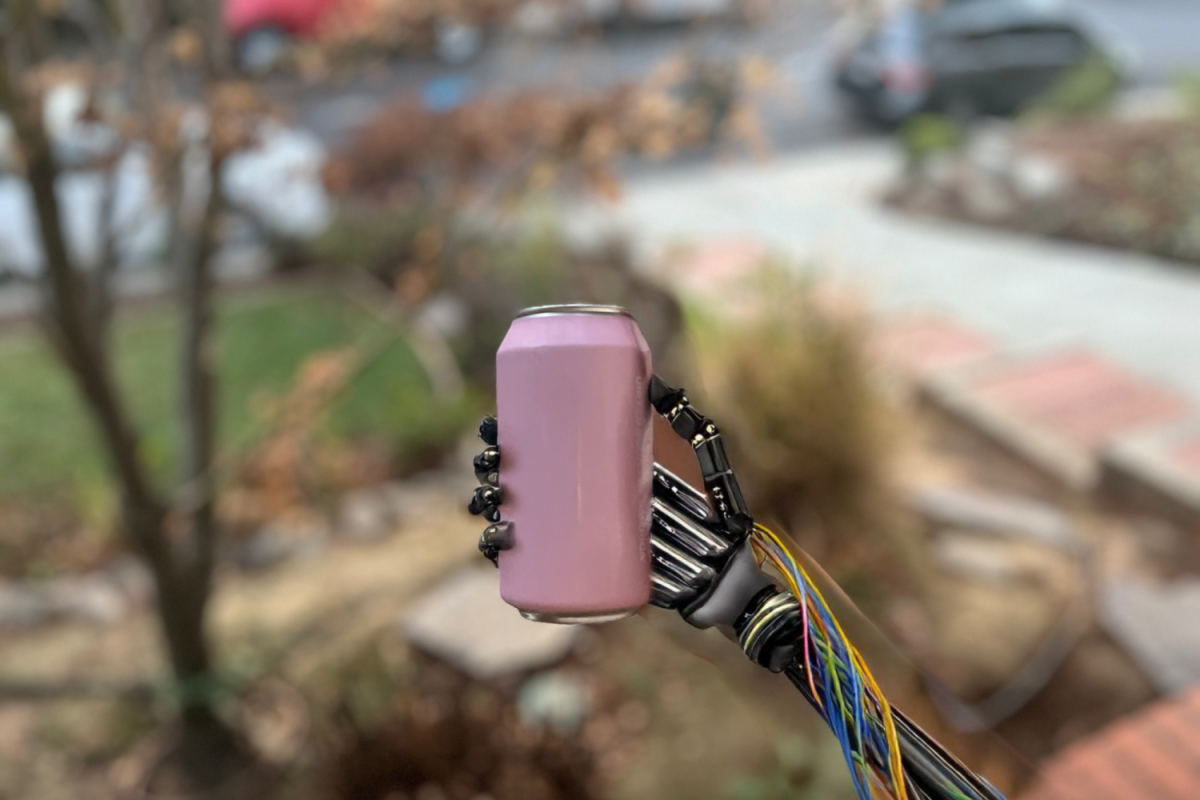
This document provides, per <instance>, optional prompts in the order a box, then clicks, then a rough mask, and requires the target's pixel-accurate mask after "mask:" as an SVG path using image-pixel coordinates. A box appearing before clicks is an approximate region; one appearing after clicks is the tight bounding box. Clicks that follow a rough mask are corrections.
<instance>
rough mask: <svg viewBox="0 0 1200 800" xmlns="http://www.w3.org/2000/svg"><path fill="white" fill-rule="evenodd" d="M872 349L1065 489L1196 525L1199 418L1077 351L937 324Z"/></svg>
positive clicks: (938, 402) (904, 327)
mask: <svg viewBox="0 0 1200 800" xmlns="http://www.w3.org/2000/svg"><path fill="white" fill-rule="evenodd" d="M872 349H873V352H874V353H875V354H876V355H877V357H879V358H880V360H881V361H883V362H884V363H885V364H887V365H890V366H892V367H894V368H897V369H899V370H901V371H903V372H905V373H906V374H907V375H908V376H909V377H910V378H911V379H912V380H913V382H914V383H915V385H916V391H917V394H918V396H919V397H920V398H921V399H923V400H925V401H927V402H929V403H930V404H931V405H933V406H934V407H935V408H937V409H938V410H940V411H942V412H944V413H946V414H948V415H949V416H950V417H952V418H953V419H955V420H956V421H958V422H960V423H962V424H965V425H966V426H968V427H969V428H970V429H972V430H974V431H976V432H977V433H979V434H981V435H982V436H984V437H985V438H986V439H987V440H989V441H990V442H992V443H993V444H994V445H996V446H997V447H999V448H1000V449H1002V450H1003V451H1005V452H1006V453H1007V454H1009V455H1011V456H1014V457H1016V458H1017V459H1018V460H1020V461H1021V462H1023V463H1025V464H1027V465H1028V466H1029V467H1031V468H1032V469H1034V470H1037V471H1038V472H1040V473H1041V474H1044V475H1046V476H1048V477H1050V478H1052V479H1054V480H1055V481H1058V482H1060V483H1062V484H1064V485H1065V486H1067V487H1069V488H1071V489H1074V490H1079V491H1090V490H1093V489H1100V490H1102V491H1104V492H1105V493H1106V495H1108V494H1113V495H1116V496H1119V497H1120V498H1122V499H1125V500H1128V501H1129V502H1131V503H1133V504H1134V505H1137V506H1139V507H1141V508H1143V509H1145V510H1152V511H1154V512H1156V513H1161V512H1163V511H1167V512H1169V513H1171V514H1172V515H1177V516H1181V517H1186V518H1188V519H1189V520H1200V409H1197V408H1196V407H1195V406H1194V405H1193V404H1192V403H1191V402H1190V401H1189V400H1188V399H1187V398H1185V397H1183V396H1182V395H1179V394H1177V393H1175V392H1173V391H1171V390H1169V389H1166V388H1164V387H1162V386H1159V385H1158V384H1155V383H1153V382H1151V381H1148V380H1146V379H1144V378H1142V377H1140V376H1137V375H1135V374H1133V373H1131V372H1129V371H1128V370H1126V369H1124V368H1123V367H1120V366H1118V365H1116V364H1114V363H1112V362H1110V361H1108V360H1107V359H1105V358H1104V357H1103V356H1102V355H1100V354H1097V353H1095V352H1092V351H1089V350H1086V349H1080V348H1075V349H1062V350H1054V351H1049V352H1034V353H1012V352H1005V351H1003V350H1002V349H1001V348H999V347H998V346H996V345H995V344H994V343H993V342H992V341H991V340H990V339H989V338H988V337H986V336H984V335H983V334H980V333H978V332H976V331H973V330H971V329H970V328H968V327H967V326H964V325H962V324H961V323H959V322H957V321H955V320H951V319H948V318H944V317H936V316H922V317H910V318H904V319H898V320H889V321H887V322H884V323H883V324H882V325H880V326H879V328H878V331H877V333H876V336H875V340H874V341H873V345H872Z"/></svg>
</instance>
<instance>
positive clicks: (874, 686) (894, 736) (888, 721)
mask: <svg viewBox="0 0 1200 800" xmlns="http://www.w3.org/2000/svg"><path fill="white" fill-rule="evenodd" d="M754 530H755V532H756V533H758V534H760V535H762V536H765V537H766V538H768V539H770V540H771V541H772V542H773V543H774V544H775V546H776V547H778V548H779V550H780V551H781V552H783V553H784V554H785V555H786V556H787V557H788V559H789V560H790V561H791V562H792V566H794V567H795V568H796V571H797V572H799V573H800V575H801V576H803V578H804V580H805V582H806V583H807V585H808V587H809V588H810V589H811V590H812V592H813V593H814V594H815V595H816V596H817V599H818V600H820V601H821V603H822V604H823V605H824V606H825V607H826V608H828V607H829V604H828V603H826V602H825V597H824V596H823V595H822V594H821V590H820V589H819V588H818V587H817V585H816V584H815V583H814V582H813V580H812V578H811V577H809V574H808V572H807V571H806V570H805V569H804V566H803V565H802V564H801V563H800V562H799V561H798V560H797V559H796V557H795V556H794V555H792V551H791V548H789V547H788V546H787V545H786V544H784V542H783V540H782V539H781V538H780V537H779V536H776V535H775V533H774V532H772V531H771V530H769V529H768V528H765V527H763V526H762V525H759V524H758V523H755V525H754ZM767 556H768V558H770V560H771V561H772V563H774V564H775V566H776V567H777V568H779V571H780V572H781V573H782V574H783V577H784V580H785V581H786V582H787V584H788V588H789V589H790V590H791V592H792V594H793V595H794V596H795V597H796V599H800V598H802V597H803V596H804V593H802V592H801V591H800V587H799V586H798V585H797V584H796V582H795V580H794V579H793V578H792V577H791V575H789V574H788V570H787V569H786V568H785V565H782V564H780V563H779V562H778V561H777V560H776V559H775V558H774V557H773V554H771V553H769V552H767ZM829 618H830V619H832V620H833V625H834V627H835V628H836V629H837V632H838V635H839V636H841V637H842V641H844V642H845V643H846V647H847V648H848V649H849V651H850V657H851V659H852V660H853V661H854V665H855V666H856V667H857V668H858V670H859V672H860V673H861V674H862V677H863V680H864V682H865V683H866V685H867V687H868V688H869V689H870V690H871V692H872V693H873V694H874V695H875V698H876V699H877V701H878V703H879V712H880V715H881V716H882V718H883V727H884V732H885V735H886V737H887V742H888V761H889V765H890V767H891V772H892V776H891V777H892V786H893V788H894V790H895V793H896V796H897V798H898V800H907V798H908V793H907V790H906V785H905V781H904V761H903V757H902V756H901V753H900V737H899V735H898V733H897V731H896V721H895V719H894V718H893V716H892V707H891V704H890V703H888V700H887V697H886V696H884V694H883V690H882V689H881V688H880V687H879V684H878V683H877V682H876V680H875V676H874V675H872V674H871V670H870V668H868V667H867V662H866V659H864V658H863V657H862V654H861V653H859V652H858V648H856V647H855V646H854V645H853V644H851V642H850V639H849V638H848V637H847V636H846V633H845V631H843V630H842V625H841V623H840V622H838V619H837V617H836V616H834V614H833V613H832V611H831V613H830V614H829ZM811 680H812V677H811V675H810V676H809V681H810V684H811ZM815 694H816V693H815V691H814V695H815Z"/></svg>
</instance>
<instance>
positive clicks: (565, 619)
mask: <svg viewBox="0 0 1200 800" xmlns="http://www.w3.org/2000/svg"><path fill="white" fill-rule="evenodd" d="M639 608H641V606H633V607H631V608H621V609H616V610H614V611H562V612H559V611H526V610H525V609H522V608H519V609H517V610H518V611H520V612H521V616H522V617H524V618H525V619H527V620H529V621H531V622H550V623H553V624H555V625H600V624H601V623H604V622H616V621H617V620H619V619H625V618H626V617H631V616H633V615H634V614H635V613H636V612H637V610H638V609H639Z"/></svg>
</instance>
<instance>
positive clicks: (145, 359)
mask: <svg viewBox="0 0 1200 800" xmlns="http://www.w3.org/2000/svg"><path fill="white" fill-rule="evenodd" d="M217 316H218V321H217V334H218V336H217V341H218V363H219V373H218V374H219V390H218V391H219V431H220V440H221V442H222V443H223V444H225V445H228V444H230V443H237V444H238V445H242V444H244V443H246V442H247V441H252V440H253V438H254V434H255V432H256V431H257V430H258V429H259V427H260V426H259V425H258V423H257V421H256V417H255V414H254V410H253V406H254V403H253V401H254V398H255V397H256V396H262V395H264V394H278V393H279V392H281V391H283V390H284V389H285V388H287V387H288V386H289V385H290V384H291V381H292V377H293V375H294V373H295V371H296V368H297V367H298V366H299V365H300V364H302V363H303V362H304V360H305V359H306V358H307V357H308V356H310V355H311V354H313V353H315V352H318V351H321V350H326V349H329V348H335V347H343V346H346V345H349V344H354V343H365V344H367V346H368V349H370V350H371V351H372V352H375V353H378V356H377V357H376V358H375V359H374V360H373V361H371V362H370V363H369V364H368V365H367V366H366V367H365V368H364V369H363V370H362V371H361V372H360V373H359V374H358V375H357V376H356V377H355V378H354V380H353V382H352V384H351V385H350V386H349V387H348V389H347V390H346V391H345V392H344V393H343V394H342V395H340V396H339V398H338V399H337V402H336V403H335V405H334V406H333V407H332V408H331V411H330V414H329V417H328V420H327V421H326V425H327V427H328V430H329V431H330V432H331V433H334V434H337V435H340V436H347V437H367V436H378V437H384V442H385V443H386V444H388V445H390V446H392V447H393V448H395V449H397V450H403V449H404V448H405V447H409V446H413V445H419V444H420V443H421V442H422V441H423V440H424V439H427V438H429V437H432V436H435V435H438V434H440V433H442V432H444V431H445V430H446V428H447V426H455V427H456V426H459V425H461V424H464V423H465V420H466V419H467V417H468V416H469V415H470V414H472V413H474V409H473V408H468V406H471V405H473V404H472V403H471V402H470V401H465V402H464V403H463V404H462V406H463V407H462V408H459V407H455V408H452V409H447V408H446V407H444V406H442V405H436V404H435V403H434V402H433V401H432V400H431V397H430V392H429V387H428V383H427V381H426V379H425V376H424V373H423V372H422V371H421V369H420V368H419V365H418V362H417V361H416V359H415V357H414V356H413V354H412V351H411V350H410V349H409V348H408V346H407V345H406V344H405V342H404V340H403V338H402V337H401V336H400V333H399V331H397V330H395V329H394V328H391V327H389V326H388V325H386V324H385V323H382V322H380V321H378V320H377V319H376V318H375V317H374V316H373V315H371V314H369V313H368V312H367V311H365V310H364V309H362V307H361V306H359V305H357V304H355V303H353V302H352V301H350V300H348V299H346V298H344V297H342V296H341V295H339V294H338V293H337V292H336V291H334V290H331V289H330V288H328V287H317V286H304V285H292V286H284V287H272V288H268V289H261V290H254V291H250V292H244V293H241V294H237V295H229V296H225V297H222V298H221V299H220V300H219V302H218V315H217ZM177 334H178V324H177V320H176V319H175V316H174V314H173V313H172V309H170V308H169V307H163V308H156V309H153V310H145V311H139V312H136V313H132V314H128V315H126V316H125V318H124V319H123V320H121V321H120V323H119V324H118V325H117V327H116V329H115V331H114V342H115V346H116V362H117V371H118V376H119V379H120V382H121V385H122V387H123V388H124V390H125V391H126V393H127V395H128V396H129V398H130V401H131V403H132V404H133V408H134V413H135V415H136V419H137V422H138V424H139V426H140V428H141V430H142V431H143V433H144V436H143V447H144V452H145V456H146V457H147V459H149V461H150V463H151V464H152V465H153V466H154V468H155V472H156V474H157V475H158V476H159V477H160V479H163V480H167V479H169V477H170V474H171V468H172V465H173V463H174V458H173V454H174V452H175V449H176V438H177V431H176V427H175V420H174V415H175V408H176V406H177V395H176V392H177V389H176V387H177V382H178V375H177V369H176V365H175V360H176V353H177V348H178V347H179V337H178V335H177ZM106 466H107V465H106V462H105V461H104V459H103V457H102V453H101V452H100V451H99V449H98V447H97V444H96V439H95V437H94V434H93V431H92V428H91V425H90V420H89V419H88V418H87V417H86V416H85V415H84V413H83V409H82V406H81V405H80V403H79V401H78V399H77V397H76V395H75V391H74V387H73V385H72V384H71V383H70V382H69V380H68V376H67V375H66V373H65V372H64V371H63V370H62V368H61V367H60V366H59V364H58V361H57V359H56V358H55V356H54V354H53V353H52V352H51V351H50V350H49V348H48V347H47V345H46V344H45V343H44V342H43V340H42V339H41V337H40V336H39V335H38V333H37V332H36V331H28V332H18V333H13V334H9V335H8V336H6V337H4V338H3V339H0V503H11V502H13V501H17V502H22V501H26V502H33V503H35V504H36V503H39V502H68V503H79V502H86V498H87V497H90V496H95V495H96V493H97V492H100V493H106V492H104V487H105V486H106V485H107V479H106Z"/></svg>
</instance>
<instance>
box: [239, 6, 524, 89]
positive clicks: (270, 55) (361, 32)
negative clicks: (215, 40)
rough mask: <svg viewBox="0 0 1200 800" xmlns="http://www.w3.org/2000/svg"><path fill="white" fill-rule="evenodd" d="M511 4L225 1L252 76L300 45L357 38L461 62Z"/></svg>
mask: <svg viewBox="0 0 1200 800" xmlns="http://www.w3.org/2000/svg"><path fill="white" fill-rule="evenodd" d="M505 5H507V4H506V3H505V2H504V0H475V2H466V3H460V4H457V6H456V8H455V13H453V14H447V13H442V9H443V7H444V6H445V4H443V3H438V2H436V0H416V1H415V2H405V3H398V2H391V1H390V0H225V5H224V19H225V27H226V30H227V31H228V32H229V35H230V38H232V40H233V42H234V47H235V54H236V57H237V61H238V65H239V66H240V67H241V68H242V69H243V70H245V71H247V72H265V71H268V70H270V69H272V68H273V67H275V66H276V65H278V64H279V62H280V61H281V60H282V58H283V56H284V54H285V53H286V52H287V50H288V48H289V47H290V46H291V44H292V43H294V42H296V41H321V40H334V39H339V38H340V39H352V38H355V37H358V38H362V39H371V38H374V39H377V40H379V41H380V42H382V43H385V44H390V45H392V46H394V47H411V48H416V49H422V50H428V51H429V52H431V53H432V54H433V55H435V56H436V57H437V58H438V59H439V60H441V61H444V62H446V63H451V64H459V63H465V62H467V61H470V60H471V59H473V58H475V57H476V56H477V55H479V53H480V52H481V51H482V50H483V45H484V38H485V32H486V29H487V26H488V25H489V24H490V23H491V22H492V21H493V20H494V19H495V17H496V16H497V14H499V13H500V11H501V9H502V7H503V6H505Z"/></svg>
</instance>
